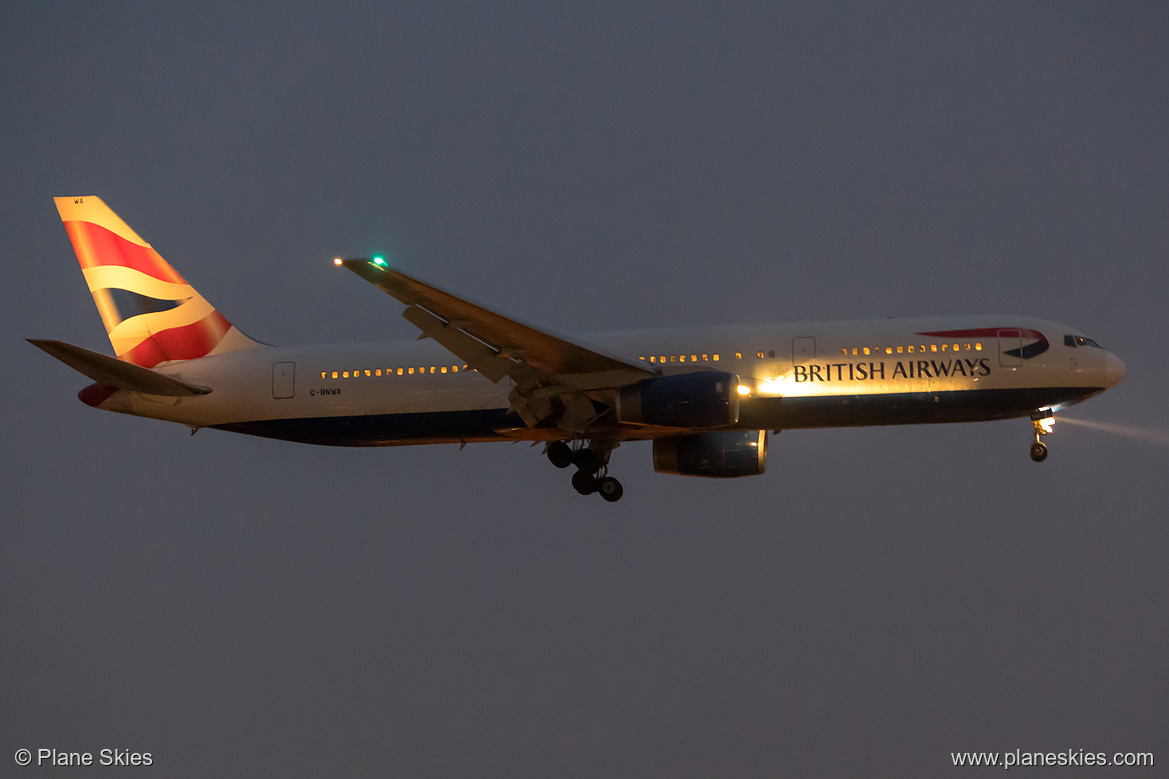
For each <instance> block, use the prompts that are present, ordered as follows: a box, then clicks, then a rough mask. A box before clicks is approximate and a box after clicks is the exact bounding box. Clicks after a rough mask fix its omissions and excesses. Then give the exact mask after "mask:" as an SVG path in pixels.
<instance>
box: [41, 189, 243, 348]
mask: <svg viewBox="0 0 1169 779" xmlns="http://www.w3.org/2000/svg"><path fill="white" fill-rule="evenodd" d="M54 201H55V202H56V203H57V210H58V211H59V212H60V213H61V221H63V222H64V223H65V231H66V232H68V233H69V240H70V241H72V242H73V249H74V251H75V252H77V260H78V262H80V263H81V271H82V273H84V274H85V283H86V284H88V285H89V291H90V292H91V293H92V294H93V300H94V302H95V303H96V304H97V310H98V312H99V313H100V314H101V320H102V323H104V324H105V326H106V332H107V333H108V334H109V336H110V343H111V344H113V347H114V353H115V354H116V355H117V356H118V359H121V360H125V361H127V362H130V363H133V364H135V365H140V366H142V367H143V368H153V367H154V366H156V365H159V364H161V363H166V362H175V361H177V360H192V359H195V358H197V357H206V356H208V355H211V354H222V353H224V352H233V351H238V350H240V349H253V348H255V347H258V346H262V345H263V344H261V343H259V342H258V341H253V340H252V339H250V338H248V337H247V336H246V335H244V334H243V333H241V332H240V331H239V330H237V329H236V328H235V327H234V326H232V324H231V323H230V322H228V321H227V320H226V319H225V318H224V317H223V315H222V314H220V313H219V312H218V311H216V310H215V307H214V306H212V305H211V304H210V303H208V302H207V301H206V300H205V299H204V298H203V296H202V295H200V294H199V293H198V292H196V291H195V288H194V287H192V286H191V285H190V284H188V283H187V281H186V280H185V279H184V278H183V277H182V276H180V275H179V274H178V273H177V272H176V271H175V269H174V268H172V267H171V266H170V265H169V264H167V262H166V260H164V259H163V258H162V257H161V256H159V254H158V252H156V251H154V249H153V248H152V247H151V246H150V244H148V243H146V241H143V240H142V239H141V238H139V237H138V234H137V233H135V232H134V231H133V230H131V229H130V226H129V225H127V224H126V223H125V222H123V221H122V220H121V219H120V218H119V217H118V215H117V214H115V213H114V212H113V211H111V210H110V207H109V206H107V205H106V204H105V203H104V202H102V200H101V198H99V197H94V196H93V195H86V196H84V197H58V198H54Z"/></svg>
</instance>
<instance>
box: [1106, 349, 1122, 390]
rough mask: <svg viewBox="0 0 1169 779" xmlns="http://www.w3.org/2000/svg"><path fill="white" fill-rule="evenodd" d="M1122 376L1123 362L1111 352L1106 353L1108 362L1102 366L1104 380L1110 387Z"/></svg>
mask: <svg viewBox="0 0 1169 779" xmlns="http://www.w3.org/2000/svg"><path fill="white" fill-rule="evenodd" d="M1123 378H1124V363H1123V362H1121V361H1120V358H1119V357H1117V356H1116V355H1115V354H1112V353H1111V352H1109V353H1108V362H1107V363H1106V364H1105V366H1104V380H1105V381H1106V382H1107V384H1108V386H1109V387H1111V386H1113V385H1115V384H1118V383H1119V382H1120V380H1121V379H1123Z"/></svg>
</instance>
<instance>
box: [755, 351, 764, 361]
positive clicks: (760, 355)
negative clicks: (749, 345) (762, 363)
mask: <svg viewBox="0 0 1169 779" xmlns="http://www.w3.org/2000/svg"><path fill="white" fill-rule="evenodd" d="M755 356H756V357H758V358H759V359H760V360H762V359H763V352H755Z"/></svg>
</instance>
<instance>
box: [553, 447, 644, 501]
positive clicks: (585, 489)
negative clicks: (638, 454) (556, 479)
mask: <svg viewBox="0 0 1169 779" xmlns="http://www.w3.org/2000/svg"><path fill="white" fill-rule="evenodd" d="M616 448H617V444H616V443H609V442H600V441H591V442H589V444H588V445H587V446H581V447H578V448H576V449H573V448H572V447H571V446H569V445H568V444H567V443H565V442H564V441H553V442H552V443H550V444H548V447H547V449H545V450H544V451H545V452H546V453H547V455H548V460H549V461H550V462H551V463H552V464H553V465H555V466H556V467H557V468H567V467H568V466H570V465H575V466H576V469H577V470H576V473H574V474H572V486H573V489H575V490H576V491H577V492H579V493H580V494H581V495H591V494H592V493H594V492H596V493H599V494H600V496H601V497H602V498H604V499H605V500H607V501H609V502H610V503H615V502H617V501H619V500H621V496H622V495H623V494H624V492H625V490H624V489H622V487H621V482H619V481H617V480H616V479H615V478H613V477H612V476H609V475H608V472H609V455H610V454H611V453H612V451H613V450H614V449H616Z"/></svg>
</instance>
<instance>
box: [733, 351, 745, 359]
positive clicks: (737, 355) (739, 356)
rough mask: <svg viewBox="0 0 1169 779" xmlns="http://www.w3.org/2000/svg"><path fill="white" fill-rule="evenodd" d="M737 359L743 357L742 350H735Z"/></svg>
mask: <svg viewBox="0 0 1169 779" xmlns="http://www.w3.org/2000/svg"><path fill="white" fill-rule="evenodd" d="M735 359H736V360H741V359H743V353H742V352H735Z"/></svg>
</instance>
